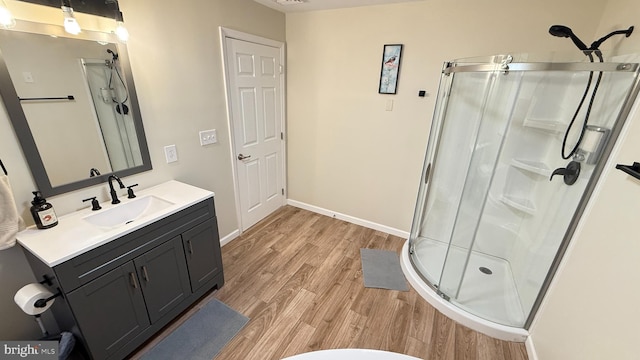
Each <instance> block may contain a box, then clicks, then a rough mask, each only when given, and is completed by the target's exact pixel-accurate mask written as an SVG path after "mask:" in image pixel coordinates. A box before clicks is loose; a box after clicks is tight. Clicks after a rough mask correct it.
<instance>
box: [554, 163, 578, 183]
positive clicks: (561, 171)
mask: <svg viewBox="0 0 640 360" xmlns="http://www.w3.org/2000/svg"><path fill="white" fill-rule="evenodd" d="M556 175H562V176H563V177H564V183H565V184H567V185H573V184H575V183H576V181H577V180H578V176H579V175H580V163H579V162H577V161H572V162H570V163H569V165H567V167H566V168H557V169H555V170H553V173H551V177H549V181H551V180H553V177H554V176H556Z"/></svg>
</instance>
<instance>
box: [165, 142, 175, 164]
mask: <svg viewBox="0 0 640 360" xmlns="http://www.w3.org/2000/svg"><path fill="white" fill-rule="evenodd" d="M164 157H165V158H166V159H167V164H169V163H172V162H176V161H178V151H177V150H176V146H175V145H167V146H165V147H164Z"/></svg>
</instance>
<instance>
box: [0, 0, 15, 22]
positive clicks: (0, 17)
mask: <svg viewBox="0 0 640 360" xmlns="http://www.w3.org/2000/svg"><path fill="white" fill-rule="evenodd" d="M14 26H16V19H15V18H14V17H13V15H12V14H11V11H9V8H7V4H5V2H4V0H0V27H2V28H4V29H11V28H12V27H14Z"/></svg>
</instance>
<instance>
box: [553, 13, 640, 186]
mask: <svg viewBox="0 0 640 360" xmlns="http://www.w3.org/2000/svg"><path fill="white" fill-rule="evenodd" d="M632 32H633V26H631V27H629V28H628V29H626V30H616V31H612V32H610V33H609V34H607V35H605V36H603V37H601V38H600V39H598V40H596V41H594V42H592V43H591V46H589V47H587V45H586V44H585V43H584V42H583V41H582V40H580V39H579V38H578V37H577V36H576V34H574V33H573V31H572V30H571V29H570V28H569V27H568V26H564V25H552V26H551V27H550V28H549V34H551V35H553V36H557V37H564V38H570V39H571V41H573V43H574V44H575V45H576V46H577V47H578V49H580V51H582V52H583V53H584V54H585V55H586V56H587V57H589V61H590V62H593V54H595V55H596V56H597V57H598V60H599V61H600V62H604V59H603V57H602V52H601V51H600V45H602V43H604V42H605V41H606V40H607V39H609V38H610V37H612V36H614V35H622V34H624V35H625V36H626V37H629V36H630V35H631V33H632ZM593 74H594V71H590V72H589V79H588V80H587V86H586V88H585V90H584V93H583V95H582V98H581V99H580V102H579V103H578V107H577V109H576V111H575V113H574V114H573V117H572V119H571V121H570V122H569V126H568V127H567V131H566V132H565V134H564V139H563V140H562V149H561V153H560V155H562V158H563V159H565V160H567V159H569V158H571V157H572V156H574V155H576V153H577V151H578V147H579V146H580V144H581V143H582V140H583V138H584V136H585V132H586V130H587V126H588V122H589V115H590V114H591V108H592V107H593V103H594V101H595V97H596V94H597V93H598V87H599V86H600V81H601V80H602V71H600V72H599V73H598V77H597V78H596V83H595V85H594V87H593V91H592V93H591V98H590V100H589V103H588V105H587V110H586V112H585V115H584V120H583V122H582V129H581V130H580V134H579V136H578V140H577V141H576V144H575V146H574V147H573V149H572V150H571V151H570V152H569V154H565V149H566V146H567V138H568V137H569V132H570V131H571V128H572V127H573V124H574V122H575V121H576V119H577V117H578V114H579V113H580V110H581V109H582V105H584V102H585V100H586V99H587V96H588V95H589V89H590V88H591V82H592V81H593ZM552 177H553V176H552ZM574 182H575V180H574ZM567 184H568V183H567ZM569 185H570V184H569Z"/></svg>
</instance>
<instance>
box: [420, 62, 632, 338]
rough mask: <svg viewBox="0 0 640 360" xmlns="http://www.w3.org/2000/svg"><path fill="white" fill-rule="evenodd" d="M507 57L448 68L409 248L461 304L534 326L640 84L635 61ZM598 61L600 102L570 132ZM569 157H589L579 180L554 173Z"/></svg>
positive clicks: (439, 287)
mask: <svg viewBox="0 0 640 360" xmlns="http://www.w3.org/2000/svg"><path fill="white" fill-rule="evenodd" d="M506 58H507V57H500V56H498V57H494V58H493V59H490V60H489V61H487V62H484V63H479V62H476V63H473V64H469V63H452V64H448V70H447V71H445V72H444V75H443V77H442V80H441V89H440V90H439V94H438V103H437V104H436V115H435V116H434V123H433V124H432V128H431V133H430V137H429V145H428V149H427V156H426V158H425V166H424V168H425V173H424V175H423V179H422V180H423V182H422V184H421V187H420V190H419V195H418V202H417V205H416V212H415V214H414V221H413V224H412V230H411V235H410V242H409V244H410V253H411V256H410V259H411V262H412V264H413V266H414V267H415V268H416V270H417V271H418V273H420V275H421V276H422V277H423V278H424V279H425V280H427V282H428V283H429V284H430V285H431V286H432V287H433V288H434V289H435V290H436V291H437V293H438V294H439V295H440V296H441V297H443V298H445V299H447V300H449V301H450V302H451V303H453V304H455V305H456V306H457V307H459V308H462V309H464V310H466V311H467V312H469V313H471V314H473V315H476V316H478V317H481V318H483V319H486V320H489V321H492V322H494V323H498V324H503V325H507V326H513V327H524V328H527V327H528V326H529V324H530V322H531V319H532V314H533V313H535V309H536V307H537V304H539V302H540V299H541V298H542V296H543V295H544V292H545V289H546V286H548V283H549V281H550V279H551V277H552V275H553V271H554V267H555V266H557V264H558V259H559V258H560V257H561V255H562V252H563V251H564V250H563V249H564V248H566V245H567V244H568V241H569V238H570V237H571V236H572V234H573V231H574V230H575V228H576V226H577V222H578V220H579V218H580V216H581V214H582V211H583V210H584V208H585V206H586V203H587V200H588V199H589V197H590V195H591V192H592V191H593V189H594V188H595V184H596V180H597V177H598V176H599V175H600V173H601V172H602V169H603V166H604V162H605V161H606V158H607V157H608V154H609V152H610V150H611V148H612V146H613V145H612V142H613V141H615V138H616V137H617V135H618V133H619V132H620V130H621V127H622V123H623V121H624V117H625V116H626V115H621V114H624V112H625V110H624V109H627V110H626V111H628V109H629V108H630V105H629V104H630V101H631V100H632V97H633V96H635V93H637V86H638V84H637V83H638V80H637V78H636V77H637V76H638V65H637V64H625V63H620V64H618V63H604V64H598V63H595V64H593V63H589V62H586V61H584V62H576V63H515V62H514V63H510V64H509V66H508V67H509V68H508V70H505V67H504V66H503V65H504V62H503V61H504V59H506ZM501 65H502V66H501ZM600 73H602V79H601V82H600V83H599V90H598V92H597V94H596V96H594V97H593V99H594V100H593V106H592V107H591V108H590V109H589V107H588V106H583V107H582V108H581V109H580V111H578V115H577V116H576V119H577V120H576V125H574V126H573V127H572V130H571V131H569V133H568V134H567V136H566V139H565V133H566V132H567V129H568V128H569V123H570V121H571V119H572V117H573V116H574V114H575V113H576V108H577V106H578V104H579V103H580V99H581V97H582V96H583V94H584V93H585V91H586V88H587V84H589V78H590V77H591V78H593V79H597V78H598V77H599V75H600ZM594 88H595V81H593V82H591V86H590V87H588V89H589V94H592V93H593V91H594ZM587 103H588V102H587ZM588 110H589V111H590V112H591V114H590V118H589V121H588V124H587V126H586V127H585V128H584V129H585V130H584V131H585V135H584V140H583V142H582V143H581V145H580V147H579V148H578V151H577V152H576V154H575V155H572V156H571V157H570V158H569V159H563V157H562V156H561V152H562V151H561V149H562V146H563V141H566V144H567V145H566V147H567V148H569V149H570V148H572V147H573V145H574V144H575V143H576V142H577V139H578V137H579V136H580V133H581V131H582V129H583V127H582V121H583V120H584V118H585V116H586V112H587V111H588ZM571 161H573V162H574V163H579V164H580V173H579V174H578V176H577V180H576V181H575V183H571V184H569V183H567V182H566V181H565V179H564V178H563V175H557V176H556V177H553V178H552V179H551V181H550V178H551V175H552V173H553V172H554V170H557V169H565V168H567V167H568V164H569V162H571ZM561 171H564V170H561Z"/></svg>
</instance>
